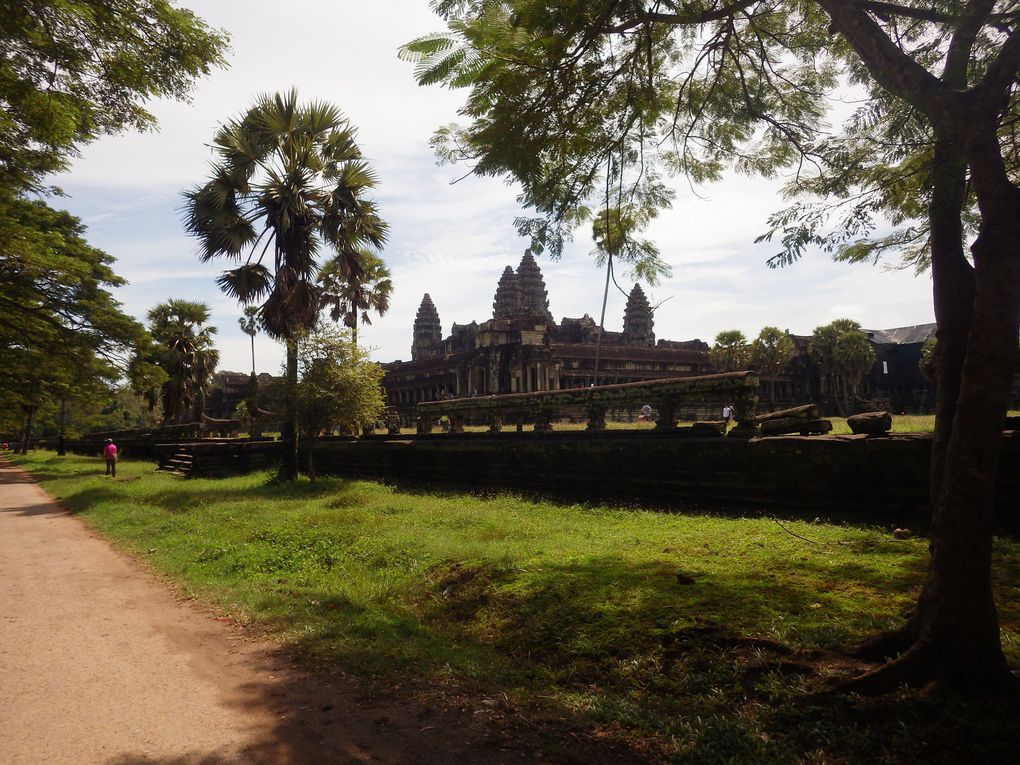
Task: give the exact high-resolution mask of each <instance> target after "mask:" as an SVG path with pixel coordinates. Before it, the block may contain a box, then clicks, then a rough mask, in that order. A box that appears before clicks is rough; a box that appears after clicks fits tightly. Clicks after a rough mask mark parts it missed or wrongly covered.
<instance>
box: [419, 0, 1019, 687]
mask: <svg viewBox="0 0 1020 765" xmlns="http://www.w3.org/2000/svg"><path fill="white" fill-rule="evenodd" d="M434 7H435V8H436V10H437V11H438V12H439V13H440V14H441V15H443V16H444V17H445V18H446V19H447V21H448V25H449V30H450V31H449V32H446V33H442V34H437V35H430V36H427V37H423V38H419V40H416V41H414V42H413V43H410V44H409V45H407V46H405V48H404V49H403V54H404V56H405V57H408V58H412V59H414V60H417V61H418V62H419V64H418V69H417V76H418V79H419V81H420V82H422V83H423V84H428V83H431V82H445V83H447V84H449V85H451V86H457V87H469V88H470V89H471V93H470V95H469V97H468V101H467V105H466V106H465V108H464V109H463V114H464V115H465V116H466V117H467V118H468V124H467V125H466V126H462V127H448V128H444V129H442V130H441V131H440V132H439V133H437V136H436V139H435V143H436V146H437V149H438V151H439V152H440V155H441V156H442V157H444V158H447V159H451V160H457V159H467V160H470V161H471V162H472V164H473V168H474V171H475V172H477V173H480V174H491V175H504V174H505V175H509V176H510V177H512V178H514V179H515V180H517V181H519V182H520V183H521V184H522V188H523V193H522V197H521V198H522V201H523V202H524V204H526V205H527V206H530V207H532V208H534V209H535V210H536V211H538V212H539V213H540V214H541V216H542V217H541V220H538V221H537V222H534V221H533V222H530V223H528V225H527V226H526V227H525V233H535V234H537V238H538V239H539V243H541V242H542V238H543V236H544V238H545V241H550V240H552V241H554V242H555V241H556V237H557V236H561V235H562V236H566V235H569V230H570V229H571V228H572V227H573V226H574V225H576V223H577V221H578V220H579V219H584V218H585V213H584V209H585V207H586V206H587V205H588V203H589V200H591V199H593V198H595V197H599V198H601V199H605V200H609V198H610V194H608V193H605V192H603V191H602V189H603V188H604V189H617V188H622V189H623V190H624V193H623V194H620V193H617V194H616V195H615V196H614V201H615V202H616V203H620V202H621V201H622V200H625V199H627V198H628V196H631V195H632V192H633V195H636V194H637V192H638V191H640V190H641V189H642V188H645V187H648V186H649V185H650V184H654V179H655V176H654V172H653V173H651V174H650V173H649V170H651V171H654V170H655V169H656V168H663V169H665V170H666V171H667V172H678V173H682V174H686V175H687V176H688V177H690V178H692V179H693V180H695V181H701V180H706V179H712V178H716V177H718V175H719V173H720V171H721V169H722V168H723V167H725V166H726V165H728V164H735V165H736V166H737V167H738V168H739V169H741V170H746V171H751V172H764V173H769V172H773V171H775V170H776V169H777V168H779V167H781V166H784V165H791V164H795V165H796V166H797V167H798V171H799V172H800V173H802V174H804V175H810V174H811V173H812V172H817V173H818V175H819V177H821V176H826V175H827V176H828V177H830V178H835V182H834V183H833V184H832V186H833V188H837V189H838V188H839V186H840V184H841V183H843V184H845V185H847V186H848V187H852V186H854V184H856V183H858V181H862V182H864V183H865V184H867V185H869V186H872V187H881V186H882V184H883V182H884V181H885V180H890V179H891V178H894V177H896V176H899V175H906V173H904V172H899V171H902V170H905V168H903V167H901V166H896V168H895V169H896V170H897V172H896V173H887V172H884V171H882V170H881V169H877V168H876V166H875V165H874V164H872V163H868V162H861V161H860V156H861V155H860V153H859V152H854V153H851V154H847V153H846V152H843V151H840V150H839V147H836V149H837V150H835V151H830V149H832V148H833V147H832V145H831V144H830V143H827V142H826V140H825V138H824V136H822V135H821V134H820V127H821V118H822V116H823V115H824V111H825V104H824V102H823V98H824V96H825V94H826V91H827V90H828V89H830V88H831V87H832V86H833V85H834V84H836V83H837V77H836V73H837V71H838V70H840V69H842V70H843V71H846V72H848V73H849V76H850V77H851V78H853V79H854V80H856V81H857V82H860V83H862V84H864V85H865V87H866V88H868V89H869V92H871V93H872V94H880V98H873V99H872V102H873V103H874V104H876V105H877V106H878V108H877V109H873V110H872V114H873V115H878V118H879V120H881V119H882V117H884V116H885V115H892V116H895V117H897V118H898V119H897V120H896V125H895V128H893V129H892V130H891V132H889V133H882V132H881V131H878V132H875V131H871V130H869V129H865V130H863V131H862V132H861V133H859V135H863V136H868V135H879V134H881V135H885V136H888V137H891V138H892V139H893V140H892V142H891V143H885V144H883V143H875V144H874V145H873V148H872V152H873V153H878V154H880V155H882V160H883V161H884V160H886V159H888V158H889V157H890V156H891V155H898V157H899V159H901V160H906V159H907V158H909V157H911V156H912V157H914V158H915V159H916V160H917V163H916V165H915V168H914V173H913V175H914V176H916V178H915V180H914V181H912V182H907V183H901V184H900V185H899V187H898V189H899V190H896V191H893V192H891V193H890V194H888V195H887V197H886V201H885V202H881V201H880V202H879V203H877V204H876V205H875V206H874V208H873V211H879V212H881V211H883V210H894V209H895V210H899V211H901V212H903V214H904V215H909V207H910V205H909V204H908V203H906V202H905V201H904V200H906V199H907V197H908V196H909V194H907V193H904V191H903V189H909V188H910V186H911V183H912V184H913V185H915V186H919V185H920V186H924V187H925V191H926V194H924V195H921V196H920V197H919V198H920V199H927V210H926V215H927V218H928V221H927V238H928V241H929V242H930V245H931V268H932V275H933V295H934V304H935V314H936V320H937V322H938V337H939V350H938V353H937V361H936V368H937V376H938V396H939V398H938V406H937V415H936V428H935V438H934V440H933V446H932V461H931V464H932V474H931V476H932V480H931V496H932V518H933V532H932V544H931V559H930V566H929V575H928V577H927V579H926V581H925V584H924V586H923V588H922V591H921V594H920V596H919V598H918V602H917V608H916V610H915V613H914V615H913V616H912V617H911V618H910V619H909V620H908V621H907V622H906V623H905V625H904V627H903V629H901V630H899V631H897V632H896V633H895V634H893V635H890V636H888V639H886V640H884V641H882V642H881V643H876V644H875V648H876V655H879V654H880V655H887V656H896V655H898V658H897V659H896V660H895V661H893V662H890V663H889V664H887V665H885V666H883V667H882V668H880V669H878V670H876V671H875V672H873V673H871V674H869V675H867V676H865V677H863V678H860V679H859V680H858V681H856V682H855V683H854V684H853V685H852V687H854V688H855V689H857V690H862V691H863V690H870V691H882V690H886V689H891V688H894V687H897V686H898V685H899V684H900V683H904V682H906V683H911V684H925V683H928V682H931V681H937V682H939V683H942V684H945V685H950V686H953V687H962V686H968V687H984V686H986V685H989V684H991V685H993V686H994V687H1004V686H1013V685H1015V680H1014V678H1012V677H1011V676H1010V675H1009V673H1008V671H1007V667H1006V662H1005V659H1004V657H1003V653H1002V648H1001V645H1000V640H999V631H998V620H997V616H996V612H995V606H994V602H993V598H992V591H991V522H992V513H993V505H994V492H995V477H996V471H997V466H998V455H999V442H1000V440H1001V427H1002V421H1003V416H1004V413H1005V408H1006V401H1007V395H1008V388H1009V382H1010V379H1011V376H1012V371H1013V368H1014V364H1015V355H1016V353H1015V349H1016V344H1017V327H1018V323H1020V252H1018V251H1017V250H1016V248H1015V246H1014V245H1013V243H1015V242H1016V241H1017V235H1018V234H1020V188H1018V186H1017V183H1016V180H1015V179H1016V164H1015V159H1016V156H1017V153H1016V151H1015V142H1014V141H1013V139H1012V134H1011V129H1012V127H1011V126H1012V125H1013V124H1014V122H1015V117H1016V114H1017V110H1018V109H1017V95H1016V89H1015V84H1016V81H1017V77H1018V72H1020V33H1018V31H1017V30H1016V18H1015V13H1014V11H1013V9H1012V8H1011V6H1010V4H1008V3H997V2H995V1H994V0H970V1H969V2H966V3H958V2H949V1H948V0H940V1H939V2H925V3H920V2H912V1H911V0H907V1H906V2H902V3H886V2H870V1H868V0H861V1H860V2H845V1H844V0H814V1H813V2H803V1H794V0H790V1H789V2H786V1H782V2H764V0H733V1H732V2H729V3H716V2H704V1H700V2H699V1H696V2H690V3H683V4H681V3H677V2H667V1H666V0H663V2H660V3H655V4H653V5H652V6H651V7H648V6H647V4H645V3H638V2H631V1H627V0H625V1H624V2H619V0H596V1H595V2H580V0H577V1H576V2H560V3H555V4H552V3H547V2H542V1H541V0H522V2H519V3H514V4H513V5H512V6H511V5H509V4H503V3H492V2H486V0H440V1H439V2H436V3H435V4H434ZM912 128H913V129H912ZM660 145H661V147H662V148H663V149H666V150H665V151H659V152H658V153H656V149H658V148H659V147H660ZM614 162H615V163H616V165H615V167H614V164H613V163H614ZM627 167H629V173H628V172H627V171H626V170H624V169H623V168H627ZM890 167H892V166H890ZM868 168H872V169H877V172H876V174H875V175H872V176H871V177H870V178H867V177H866V176H867V172H863V173H862V170H865V171H866V170H867V169H868ZM843 171H846V173H847V176H846V177H847V179H849V180H845V179H840V177H839V175H840V173H841V172H843ZM968 199H973V204H974V206H973V210H974V215H973V217H972V218H970V219H969V222H970V223H971V225H973V227H974V230H975V231H976V238H975V239H974V241H973V244H972V245H971V248H970V252H971V256H970V259H968V258H967V257H965V252H964V232H965V230H966V227H965V219H966V216H965V212H967V211H968V210H969V209H970V208H969V207H968ZM915 209H916V205H915ZM849 217H852V216H849ZM843 230H844V232H848V231H852V230H853V225H852V224H851V225H850V226H844V227H843ZM802 233H803V232H802V231H800V230H798V229H797V227H796V226H794V227H793V230H792V231H791V232H790V240H789V241H784V249H785V250H786V251H787V252H789V251H790V249H791V248H792V249H793V250H794V251H796V248H797V247H798V246H799V245H809V244H812V243H813V242H812V241H811V240H810V238H809V239H807V240H805V239H804V238H803V237H802V236H801V234H802ZM911 236H912V235H911V234H909V233H906V234H902V235H898V237H893V238H892V239H891V240H887V241H888V242H889V244H890V246H894V247H896V246H901V245H903V244H909V243H910V241H911ZM921 236H922V237H923V236H924V234H923V233H922V234H921ZM915 238H916V237H915ZM878 245H881V242H879V243H878ZM842 251H843V252H851V253H853V252H858V253H860V252H867V251H869V246H867V245H862V246H856V243H854V242H847V248H846V249H844V250H842ZM871 251H872V252H873V251H875V250H874V248H871Z"/></svg>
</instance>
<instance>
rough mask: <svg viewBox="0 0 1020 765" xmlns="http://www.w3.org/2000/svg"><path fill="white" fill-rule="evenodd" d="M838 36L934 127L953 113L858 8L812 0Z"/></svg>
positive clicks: (929, 78)
mask: <svg viewBox="0 0 1020 765" xmlns="http://www.w3.org/2000/svg"><path fill="white" fill-rule="evenodd" d="M816 2H817V4H818V5H819V6H821V7H822V8H823V9H824V10H825V12H826V13H827V14H828V15H829V18H830V19H831V21H832V28H833V30H834V31H836V32H839V33H840V34H841V35H843V37H844V38H845V39H846V41H847V42H848V43H850V45H851V46H852V47H853V49H854V50H855V51H856V52H857V55H858V56H860V59H861V62H862V63H863V64H864V65H865V66H866V67H867V69H868V71H869V72H870V73H871V76H872V77H874V78H875V80H876V81H877V82H878V83H879V84H880V85H881V86H882V87H883V88H885V89H886V90H888V91H889V92H890V93H892V94H893V95H896V96H898V97H900V98H902V99H903V100H904V101H906V102H907V103H909V104H910V105H911V106H913V107H914V108H915V109H917V110H918V111H920V112H921V113H923V114H925V115H926V116H927V117H929V118H930V119H931V120H932V122H934V123H939V124H940V123H944V122H947V121H948V120H949V119H951V117H952V114H953V113H954V112H956V111H957V109H956V108H954V107H956V106H957V105H956V104H955V103H952V102H950V99H949V98H948V96H949V92H948V89H947V88H946V86H945V85H944V84H943V83H942V82H940V81H939V80H938V78H936V77H935V76H934V75H932V74H931V73H930V72H929V71H928V70H927V69H925V68H924V67H923V66H921V65H920V64H918V63H917V62H916V61H914V60H913V59H912V58H910V56H908V55H907V54H906V53H904V52H903V51H902V50H900V49H899V48H898V47H897V46H896V44H895V43H894V42H893V41H892V40H891V39H889V36H888V35H887V34H886V33H885V31H884V30H883V29H882V28H881V27H880V26H879V25H878V24H877V23H876V22H875V20H874V19H872V18H871V17H870V16H869V15H868V14H867V13H866V12H865V10H864V8H863V7H862V6H861V5H853V4H850V3H846V2H844V1H843V0H816Z"/></svg>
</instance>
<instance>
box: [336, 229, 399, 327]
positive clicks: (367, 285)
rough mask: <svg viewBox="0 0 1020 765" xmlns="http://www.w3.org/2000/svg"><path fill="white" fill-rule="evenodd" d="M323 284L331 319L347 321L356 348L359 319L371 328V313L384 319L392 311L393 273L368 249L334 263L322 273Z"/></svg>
mask: <svg viewBox="0 0 1020 765" xmlns="http://www.w3.org/2000/svg"><path fill="white" fill-rule="evenodd" d="M352 261H356V262H354V263H352ZM319 284H320V285H321V286H322V291H323V295H322V297H323V304H324V305H325V306H328V307H329V309H330V312H329V315H330V318H332V319H333V321H340V320H341V319H343V322H344V326H346V327H350V328H351V330H352V337H353V340H354V343H355V345H357V343H358V319H359V317H360V319H361V322H362V323H363V324H368V325H371V324H372V319H371V317H370V316H369V313H368V312H369V311H370V310H371V311H375V312H376V313H377V314H379V315H380V316H383V315H385V314H386V312H387V311H388V310H389V308H390V294H391V293H392V292H393V282H392V281H390V270H389V269H388V268H386V264H385V263H384V262H383V260H382V258H380V257H379V256H378V255H376V254H375V253H374V252H372V251H371V250H369V249H367V248H364V247H360V248H358V249H357V250H354V251H353V252H352V253H349V254H348V256H347V257H343V256H338V257H336V258H333V259H332V260H330V261H329V262H328V263H326V265H325V266H323V267H322V270H321V271H320V272H319Z"/></svg>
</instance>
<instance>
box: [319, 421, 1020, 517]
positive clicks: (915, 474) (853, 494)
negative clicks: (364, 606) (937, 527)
mask: <svg viewBox="0 0 1020 765" xmlns="http://www.w3.org/2000/svg"><path fill="white" fill-rule="evenodd" d="M930 446H931V436H930V435H927V434H909V435H908V434H904V435H890V436H886V437H881V438H875V437H866V436H811V437H800V436H784V437H773V438H757V439H752V440H750V441H745V440H740V439H732V438H680V437H677V436H676V435H675V434H661V435H660V434H656V433H654V432H651V431H643V432H641V433H635V432H633V431H630V432H628V431H606V432H602V433H599V434H590V433H580V432H561V433H555V432H554V433H550V434H537V435H536V434H531V433H524V434H517V433H503V434H466V435H452V434H442V435H438V434H436V435H430V436H416V437H394V438H386V437H381V436H375V437H369V438H364V439H361V440H358V441H355V440H323V441H320V442H319V443H318V444H317V445H316V447H315V465H316V469H317V471H318V472H319V473H322V474H329V473H332V474H336V475H343V476H350V477H360V478H374V479H383V480H392V481H398V482H411V483H422V484H430V485H440V486H442V485H445V486H450V487H458V488H464V487H468V488H484V489H518V490H525V491H537V492H540V493H550V494H556V495H560V496H570V497H575V498H587V499H594V500H599V499H618V500H635V499H641V500H645V501H649V502H654V503H657V504H665V505H674V504H675V505H678V506H679V505H684V504H689V503H694V504H704V505H706V506H712V505H715V506H719V505H732V506H740V507H746V508H749V509H752V510H753V509H759V508H761V509H764V508H769V507H772V508H779V507H781V508H796V509H801V510H803V511H805V512H809V513H813V512H824V511H828V510H840V511H845V510H850V511H857V512H861V513H863V514H865V515H867V516H869V517H875V518H889V519H896V518H910V517H915V518H916V517H918V516H923V515H926V514H927V513H928V498H927V495H928V475H927V471H928V461H929V450H930ZM1018 463H1020V431H1018V432H1007V433H1006V434H1005V435H1004V441H1003V453H1002V466H1003V467H1002V469H1001V470H1000V480H999V505H1000V512H1001V513H1002V514H1004V515H1008V516H1010V517H1014V516H1017V517H1020V471H1017V470H1016V466H1017V464H1018Z"/></svg>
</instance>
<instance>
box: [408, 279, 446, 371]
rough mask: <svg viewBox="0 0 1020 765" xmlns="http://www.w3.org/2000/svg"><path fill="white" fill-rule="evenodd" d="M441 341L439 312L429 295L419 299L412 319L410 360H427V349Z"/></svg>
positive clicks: (441, 331) (441, 332)
mask: <svg viewBox="0 0 1020 765" xmlns="http://www.w3.org/2000/svg"><path fill="white" fill-rule="evenodd" d="M442 341H443V325H442V323H441V322H440V321H439V311H437V310H436V306H435V304H434V303H433V302H432V298H431V297H429V293H427V292H426V293H425V297H423V298H422V299H421V305H420V306H418V313H417V315H416V316H415V317H414V341H413V342H412V344H411V360H412V361H413V360H416V359H424V358H428V357H429V356H430V355H431V354H430V353H429V349H430V348H432V347H433V346H434V345H438V344H440V343H442Z"/></svg>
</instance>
